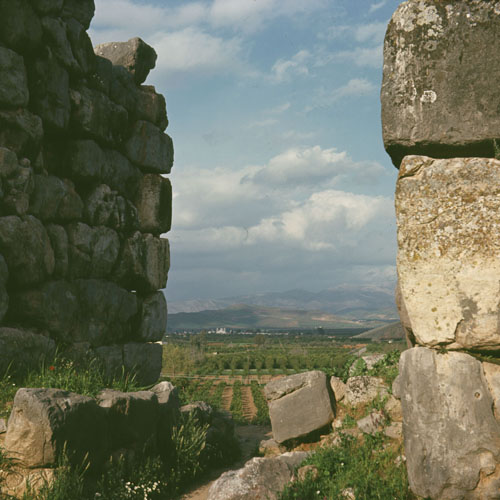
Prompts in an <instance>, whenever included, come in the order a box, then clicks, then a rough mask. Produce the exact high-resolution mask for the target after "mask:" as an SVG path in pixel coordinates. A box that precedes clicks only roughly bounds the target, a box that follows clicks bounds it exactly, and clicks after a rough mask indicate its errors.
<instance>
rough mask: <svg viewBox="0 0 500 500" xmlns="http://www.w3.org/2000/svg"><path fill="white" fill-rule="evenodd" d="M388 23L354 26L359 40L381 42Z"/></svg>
mask: <svg viewBox="0 0 500 500" xmlns="http://www.w3.org/2000/svg"><path fill="white" fill-rule="evenodd" d="M386 29H387V23H386V22H383V23H370V24H360V25H358V26H356V27H355V28H354V38H355V39H356V41H357V42H374V43H377V44H380V43H381V42H382V41H383V40H384V36H385V31H386Z"/></svg>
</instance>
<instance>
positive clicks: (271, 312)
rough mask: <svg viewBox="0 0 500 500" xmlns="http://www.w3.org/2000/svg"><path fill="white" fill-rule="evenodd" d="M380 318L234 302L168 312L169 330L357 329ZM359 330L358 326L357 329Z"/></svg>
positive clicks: (371, 325)
mask: <svg viewBox="0 0 500 500" xmlns="http://www.w3.org/2000/svg"><path fill="white" fill-rule="evenodd" d="M380 324H381V322H380V321H373V320H372V321H355V320H350V319H348V318H343V317H341V316H337V315H335V314H329V313H325V312H322V311H304V310H293V309H284V308H278V307H261V306H253V305H252V306H249V305H245V304H236V305H232V306H229V307H226V308H225V309H217V310H207V311H198V312H192V313H186V312H182V313H176V314H169V316H168V330H169V331H179V330H199V329H204V328H207V329H215V328H231V329H247V328H249V329H256V328H261V329H266V328H277V329H315V328H320V327H321V328H325V329H356V328H357V329H359V328H365V329H366V328H373V327H375V326H379V325H380ZM358 331H359V330H358Z"/></svg>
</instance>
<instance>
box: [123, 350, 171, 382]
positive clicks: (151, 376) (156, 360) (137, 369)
mask: <svg viewBox="0 0 500 500" xmlns="http://www.w3.org/2000/svg"><path fill="white" fill-rule="evenodd" d="M162 353H163V349H162V346H161V345H160V344H156V343H152V344H136V343H131V344H125V345H124V346H123V365H124V367H125V369H126V370H127V371H129V372H132V373H135V374H136V381H137V383H139V384H141V385H150V384H154V383H155V382H156V381H157V380H158V377H159V376H160V372H161V364H162Z"/></svg>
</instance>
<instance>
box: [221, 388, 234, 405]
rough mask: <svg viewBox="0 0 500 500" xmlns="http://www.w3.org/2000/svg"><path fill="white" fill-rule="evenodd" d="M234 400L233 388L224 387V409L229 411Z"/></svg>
mask: <svg viewBox="0 0 500 500" xmlns="http://www.w3.org/2000/svg"><path fill="white" fill-rule="evenodd" d="M232 400H233V386H232V385H227V386H226V387H224V392H223V393H222V409H223V410H226V411H229V408H230V407H231V401H232Z"/></svg>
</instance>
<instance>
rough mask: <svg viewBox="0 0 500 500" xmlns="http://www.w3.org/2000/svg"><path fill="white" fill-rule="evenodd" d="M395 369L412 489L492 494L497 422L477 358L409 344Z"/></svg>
mask: <svg viewBox="0 0 500 500" xmlns="http://www.w3.org/2000/svg"><path fill="white" fill-rule="evenodd" d="M399 369H400V374H399V377H398V379H396V380H397V383H396V385H397V386H398V391H397V392H398V393H399V394H400V395H401V403H402V407H403V417H404V421H403V433H404V442H405V455H406V458H407V466H408V478H409V482H410V486H411V488H412V490H413V491H414V492H415V493H416V494H417V495H419V496H422V497H431V498H433V499H459V498H470V499H484V498H497V497H498V492H499V491H500V465H499V464H500V423H499V422H498V421H497V420H496V419H495V417H494V415H493V408H492V407H493V399H492V396H491V394H490V391H489V389H488V385H487V382H486V380H485V377H484V375H483V370H482V367H481V363H480V362H479V361H477V360H476V359H474V358H473V357H472V356H470V355H468V354H465V353H460V352H448V353H446V354H440V353H438V352H436V351H435V350H432V349H429V348H425V347H414V348H413V349H409V350H407V351H405V352H403V354H402V355H401V360H400V365H399Z"/></svg>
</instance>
